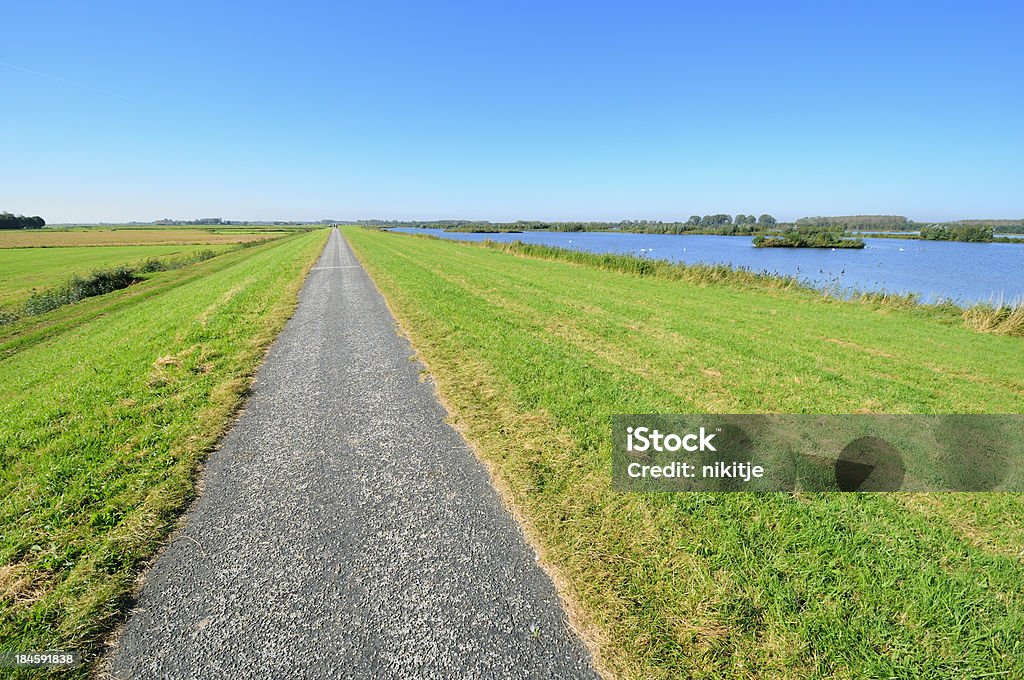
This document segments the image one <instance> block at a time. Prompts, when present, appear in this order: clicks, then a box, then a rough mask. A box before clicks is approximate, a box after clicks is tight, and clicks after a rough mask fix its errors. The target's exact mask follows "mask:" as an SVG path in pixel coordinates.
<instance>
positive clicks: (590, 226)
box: [357, 213, 778, 235]
mask: <svg viewBox="0 0 1024 680" xmlns="http://www.w3.org/2000/svg"><path fill="white" fill-rule="evenodd" d="M357 224H363V225H366V226H373V227H384V228H395V227H406V228H408V227H413V228H421V229H423V228H433V229H445V230H449V231H476V232H502V231H506V232H521V231H533V230H537V231H569V232H576V231H627V232H639V233H646V234H685V233H704V234H708V233H711V234H726V235H731V234H753V233H757V232H760V231H766V230H769V229H772V228H774V227H775V226H776V225H777V224H778V221H777V220H776V219H775V218H774V217H772V216H771V215H769V214H767V213H765V214H762V215H761V216H760V217H756V216H754V215H744V214H743V213H740V214H739V215H736V217H735V218H734V217H733V216H732V215H728V214H726V213H717V214H714V215H703V216H701V215H691V216H690V219H688V220H687V221H685V222H662V221H661V220H620V221H618V222H546V221H538V220H519V221H516V222H488V221H484V220H430V221H403V220H360V221H359V222H357Z"/></svg>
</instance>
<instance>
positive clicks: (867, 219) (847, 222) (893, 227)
mask: <svg viewBox="0 0 1024 680" xmlns="http://www.w3.org/2000/svg"><path fill="white" fill-rule="evenodd" d="M795 224H796V226H798V227H829V228H831V227H842V228H843V229H858V230H862V229H878V230H885V231H909V230H911V229H913V228H914V226H915V225H914V223H913V222H911V221H910V220H908V219H907V218H906V217H904V216H903V215H833V216H830V217H826V216H821V215H819V216H817V217H801V218H800V219H798V220H797V221H796V222H795Z"/></svg>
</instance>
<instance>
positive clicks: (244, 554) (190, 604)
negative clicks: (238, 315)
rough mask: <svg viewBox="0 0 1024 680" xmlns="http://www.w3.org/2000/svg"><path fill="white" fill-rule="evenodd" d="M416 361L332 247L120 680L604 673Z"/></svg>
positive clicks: (171, 556) (186, 530) (133, 638)
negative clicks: (596, 666) (572, 628)
mask: <svg viewBox="0 0 1024 680" xmlns="http://www.w3.org/2000/svg"><path fill="white" fill-rule="evenodd" d="M411 355H412V350H411V349H410V347H409V344H408V342H407V341H406V340H405V339H404V338H402V337H401V336H399V335H397V333H396V327H395V323H394V319H393V317H392V316H391V314H390V312H389V311H388V309H387V307H386V306H385V304H384V301H383V299H382V298H381V296H380V294H379V293H378V292H377V290H376V288H375V287H374V285H373V283H372V282H371V281H370V279H369V277H368V276H367V275H366V273H365V271H364V270H363V269H362V267H361V266H360V265H359V263H358V261H357V260H356V259H355V257H354V256H353V255H352V253H351V251H350V250H349V247H348V244H347V243H346V242H345V241H344V239H343V238H342V237H341V235H340V234H339V233H338V232H337V231H335V232H334V233H332V235H331V237H330V240H329V241H328V243H327V247H326V248H325V250H324V253H323V255H322V256H321V257H320V260H319V262H318V264H317V265H316V267H315V268H314V269H313V270H312V271H311V273H310V275H309V279H308V280H307V281H306V285H305V288H304V289H303V291H302V295H301V298H300V301H299V306H298V309H297V310H296V314H295V316H294V317H293V318H292V320H291V321H289V322H288V325H287V326H286V327H285V329H284V331H283V332H282V333H281V335H280V336H279V338H278V339H277V341H276V343H275V344H274V346H273V348H272V349H271V352H270V354H269V355H268V358H267V361H266V363H265V364H264V365H263V366H262V368H261V369H260V371H259V373H258V375H257V379H256V382H255V384H254V387H253V392H252V394H251V396H250V397H249V399H248V401H247V403H246V407H245V410H244V412H243V413H242V415H241V416H240V418H239V420H238V421H237V423H236V424H235V426H234V427H233V428H232V430H231V431H230V433H229V434H228V435H227V436H226V437H225V439H224V441H223V444H222V447H221V448H220V449H219V450H217V451H216V452H214V453H213V454H211V456H210V458H209V461H208V463H207V466H206V469H205V471H204V473H203V490H202V495H201V496H200V498H199V500H198V501H197V503H196V505H195V507H194V508H193V509H192V511H191V512H190V513H189V515H188V516H187V518H186V522H185V525H184V527H183V528H182V529H181V530H180V531H179V532H178V533H177V534H175V536H174V538H173V540H172V541H171V543H170V545H169V546H168V548H167V550H166V551H165V552H164V553H163V554H162V555H161V557H160V558H159V559H158V560H157V562H156V564H155V565H154V567H153V568H152V569H151V570H150V572H149V573H148V575H147V578H146V583H145V585H144V586H143V588H142V592H141V595H140V597H139V600H138V602H137V603H136V608H135V609H133V611H132V614H131V615H130V617H129V619H128V621H127V623H126V625H125V629H124V631H123V634H122V635H121V637H120V639H119V641H118V643H117V645H116V647H115V648H114V650H113V651H112V653H111V655H110V657H109V658H108V659H107V662H106V667H105V670H106V671H107V672H108V673H109V674H110V675H112V676H114V677H116V678H142V677H145V678H152V677H172V678H228V677H230V678H348V677H359V678H362V677H383V678H391V677H401V678H404V677H410V678H411V677H460V678H464V677H479V678H505V677H508V678H513V677H515V678H527V677H528V678H534V677H557V678H566V677H593V670H592V669H591V663H590V658H589V655H588V654H587V652H586V650H585V649H584V647H583V646H582V644H581V643H580V641H579V640H578V638H577V637H576V636H575V635H574V634H573V633H571V632H570V631H569V630H568V629H567V628H566V625H565V622H564V612H563V610H562V608H561V606H560V604H559V601H558V598H557V596H556V594H555V590H554V588H553V586H552V584H551V582H550V580H549V579H548V578H547V576H546V575H545V574H544V573H543V571H542V570H541V569H540V568H539V567H538V566H537V564H536V558H535V555H534V553H533V551H532V550H531V549H530V547H529V546H528V545H527V544H526V543H525V541H524V540H523V537H522V534H521V532H520V530H519V529H518V527H517V526H516V524H515V522H514V521H513V520H512V519H511V517H510V516H509V514H508V512H507V511H506V510H505V509H504V508H503V507H502V505H501V502H500V500H499V498H498V496H497V495H496V493H495V491H494V490H493V489H492V487H491V486H490V482H489V479H488V475H487V472H486V470H485V469H484V467H483V466H482V465H481V464H480V462H479V461H478V460H476V458H475V457H474V456H473V454H472V453H471V452H470V451H469V449H468V448H467V446H466V444H465V442H464V441H463V440H462V438H461V437H460V436H459V435H458V434H457V433H456V432H455V431H454V430H452V429H451V428H450V427H449V426H448V425H447V424H446V423H445V422H444V418H445V412H444V409H443V408H442V407H441V406H440V405H439V404H438V402H437V399H436V397H435V396H434V393H433V388H432V386H431V384H430V383H429V382H421V381H420V377H419V372H420V369H421V368H422V367H421V365H420V364H418V363H415V362H413V361H410V356H411Z"/></svg>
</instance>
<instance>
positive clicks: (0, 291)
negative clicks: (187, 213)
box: [0, 243, 232, 309]
mask: <svg viewBox="0 0 1024 680" xmlns="http://www.w3.org/2000/svg"><path fill="white" fill-rule="evenodd" d="M231 247H232V245H231V244H227V243H224V244H211V245H165V246H105V247H104V246H88V247H85V246H81V247H77V248H76V247H71V248H57V247H55V248H0V272H2V276H0V309H3V308H4V307H8V308H9V307H11V306H13V305H14V304H16V303H17V302H19V301H21V300H23V299H25V298H27V297H28V296H29V295H30V294H31V293H32V289H33V288H42V287H49V286H56V285H59V284H61V283H63V282H64V281H65V280H66V279H67V278H68V277H69V276H71V275H73V274H79V275H81V274H87V273H88V272H90V271H92V270H95V269H109V268H112V267H119V266H131V265H134V264H139V263H141V262H143V261H144V260H147V259H150V258H158V259H165V258H182V257H188V256H189V255H192V254H194V253H197V252H199V251H203V250H212V251H214V252H222V251H224V250H226V249H228V248H231Z"/></svg>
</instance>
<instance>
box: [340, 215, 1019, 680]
mask: <svg viewBox="0 0 1024 680" xmlns="http://www.w3.org/2000/svg"><path fill="white" fill-rule="evenodd" d="M344 233H345V236H346V237H347V238H348V240H349V242H350V244H351V245H352V247H353V249H354V250H355V252H356V254H357V256H358V257H359V258H360V260H361V261H362V262H363V263H364V265H365V266H366V268H367V270H368V271H369V272H370V274H371V276H372V277H373V279H374V281H375V282H376V284H377V286H378V287H379V288H380V289H381V291H382V292H383V294H384V295H385V297H386V298H387V300H388V303H389V305H390V307H391V308H392V310H393V311H394V313H395V315H396V317H397V318H398V320H399V322H400V324H401V325H402V327H403V330H404V332H405V333H406V334H407V335H408V336H409V337H410V339H411V341H412V342H413V345H414V346H415V348H416V350H417V352H418V354H419V355H420V357H421V358H422V359H423V360H424V361H425V363H426V364H427V365H428V367H429V370H430V372H431V375H432V376H433V379H434V381H435V382H436V384H437V388H438V392H439V394H440V396H441V397H442V399H443V400H444V401H445V403H446V405H447V407H448V408H449V410H450V411H451V413H452V417H453V423H454V424H455V425H456V427H458V428H459V429H460V430H461V431H462V432H463V433H464V434H465V436H466V437H467V439H468V440H469V441H470V442H471V443H472V444H473V445H474V446H475V447H476V449H477V451H478V453H479V455H480V456H481V457H482V458H483V459H484V460H485V461H486V462H487V463H488V464H489V465H490V467H491V469H492V472H493V474H494V477H495V481H496V484H497V486H498V487H499V489H501V490H502V492H503V494H504V495H505V497H506V499H507V500H508V502H509V504H510V505H511V506H512V508H513V509H514V512H515V513H516V514H517V515H518V516H519V517H520V518H521V520H522V522H523V524H524V526H525V528H526V531H527V533H528V535H529V536H530V537H531V539H532V540H533V542H534V543H535V545H536V546H537V547H538V550H539V553H540V554H541V557H542V559H543V561H544V562H545V564H546V565H547V566H548V567H549V569H550V570H551V572H552V573H553V575H554V577H555V579H556V582H557V583H559V584H560V587H561V589H562V590H563V592H564V593H565V596H566V598H567V601H568V605H569V610H570V612H571V613H572V618H573V619H574V624H575V625H576V626H577V627H578V628H579V629H580V630H581V631H582V633H583V634H584V636H585V637H586V638H588V639H589V640H590V642H591V644H592V645H593V647H594V648H595V649H596V650H597V654H598V661H599V663H600V665H602V666H603V667H604V668H606V669H608V670H610V671H612V672H613V673H615V674H616V675H618V676H620V677H627V678H628V677H635V678H641V677H643V678H647V677H661V678H675V677H706V678H714V677H748V676H755V675H758V676H762V677H784V678H785V677H791V678H804V677H819V678H826V677H840V678H861V677H880V678H891V677H898V678H911V677H942V678H946V677H957V678H960V677H1024V636H1022V635H1021V631H1022V630H1024V498H1022V497H1021V496H1020V495H1017V494H980V493H976V494H907V493H896V494H808V493H796V494H783V493H778V494H745V493H738V494H700V493H690V494H682V493H679V494H626V493H615V492H612V491H611V488H610V479H609V476H610V456H611V442H610V430H611V416H612V415H613V414H616V413H657V412H664V413H985V412H991V413H1021V412H1022V409H1024V362H1022V361H1021V356H1022V349H1024V345H1022V342H1024V341H1022V340H1021V339H1020V338H1016V337H1008V336H1001V335H992V334H984V333H978V332H975V331H972V330H969V329H967V328H965V327H963V326H962V325H961V324H960V323H959V322H956V323H951V322H950V321H949V320H948V319H944V318H941V316H940V315H933V314H931V313H928V312H927V310H915V309H912V308H906V309H904V308H899V307H887V306H884V305H877V306H873V305H870V304H864V303H857V302H842V301H834V300H823V299H822V297H821V295H820V294H816V293H811V292H809V291H806V290H800V289H789V288H786V287H772V286H769V285H759V284H758V283H757V282H756V281H750V282H748V283H746V284H744V283H743V282H742V281H733V282H729V281H726V282H714V281H712V282H708V283H701V282H700V281H686V280H668V279H665V278H659V277H656V276H637V275H631V274H628V273H622V272H616V271H606V270H602V269H598V268H595V267H591V266H586V265H580V264H573V263H570V262H562V261H553V260H549V259H539V258H533V257H522V256H516V255H513V254H510V253H505V252H499V251H498V250H494V249H489V248H485V247H480V246H478V245H473V244H465V243H458V242H453V241H442V240H432V239H425V238H417V237H412V236H406V235H399V234H391V233H385V232H379V231H373V230H368V229H361V228H355V227H350V228H346V230H345V232H344Z"/></svg>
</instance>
